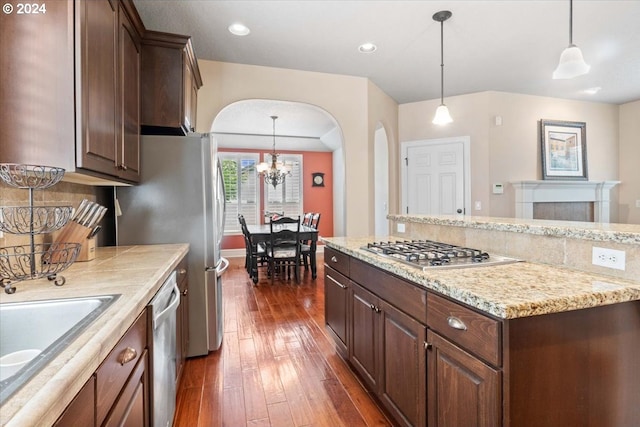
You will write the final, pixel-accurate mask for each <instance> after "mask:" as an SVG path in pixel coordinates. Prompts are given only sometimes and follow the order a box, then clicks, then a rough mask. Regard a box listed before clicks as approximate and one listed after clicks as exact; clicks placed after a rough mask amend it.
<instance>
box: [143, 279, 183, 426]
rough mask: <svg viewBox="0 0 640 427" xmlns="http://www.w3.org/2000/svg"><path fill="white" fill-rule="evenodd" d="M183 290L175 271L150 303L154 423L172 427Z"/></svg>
mask: <svg viewBox="0 0 640 427" xmlns="http://www.w3.org/2000/svg"><path fill="white" fill-rule="evenodd" d="M178 305H180V289H178V282H177V280H176V272H175V271H174V272H173V273H171V276H169V278H168V279H167V280H166V281H165V282H164V284H163V285H162V287H161V288H160V290H159V291H158V293H157V294H156V296H155V297H153V299H152V300H151V302H150V303H149V308H150V311H151V316H152V317H151V319H152V320H151V346H150V349H151V379H152V387H151V405H152V409H151V422H152V425H153V426H154V427H170V426H172V425H173V416H174V413H175V411H176V311H177V309H178Z"/></svg>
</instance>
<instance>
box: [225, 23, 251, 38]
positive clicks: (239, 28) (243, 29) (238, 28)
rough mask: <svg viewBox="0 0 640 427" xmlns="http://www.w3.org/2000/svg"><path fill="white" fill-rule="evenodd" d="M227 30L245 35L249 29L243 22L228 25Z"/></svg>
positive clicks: (238, 34) (237, 34)
mask: <svg viewBox="0 0 640 427" xmlns="http://www.w3.org/2000/svg"><path fill="white" fill-rule="evenodd" d="M229 32H230V33H231V34H234V35H236V36H246V35H247V34H249V33H250V32H251V30H250V29H249V28H248V27H247V26H245V25H243V24H240V23H236V24H231V25H229Z"/></svg>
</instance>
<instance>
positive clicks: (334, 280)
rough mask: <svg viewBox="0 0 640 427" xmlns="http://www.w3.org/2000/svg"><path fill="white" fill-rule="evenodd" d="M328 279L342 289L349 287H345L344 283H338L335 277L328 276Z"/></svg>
mask: <svg viewBox="0 0 640 427" xmlns="http://www.w3.org/2000/svg"><path fill="white" fill-rule="evenodd" d="M327 279H329V280H331V281H332V282H333V283H335V284H336V285H338V286H340V287H341V288H342V289H347V287H346V286H345V285H343V284H342V283H340V282H338V281H337V280H336V279H334V278H333V277H331V276H327Z"/></svg>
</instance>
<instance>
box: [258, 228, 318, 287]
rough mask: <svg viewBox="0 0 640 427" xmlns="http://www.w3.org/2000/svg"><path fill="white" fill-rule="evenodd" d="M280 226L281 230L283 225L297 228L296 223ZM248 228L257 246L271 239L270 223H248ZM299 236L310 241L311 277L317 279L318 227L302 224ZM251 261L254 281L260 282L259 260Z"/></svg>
mask: <svg viewBox="0 0 640 427" xmlns="http://www.w3.org/2000/svg"><path fill="white" fill-rule="evenodd" d="M278 227H279V228H278V229H279V230H280V229H282V227H284V228H288V229H291V230H293V231H295V229H296V225H295V224H281V225H278ZM247 230H248V231H249V236H250V239H251V242H252V243H253V245H255V246H257V245H259V244H260V243H267V242H269V241H271V225H270V224H257V225H256V224H254V225H248V224H247ZM299 236H300V240H303V241H304V240H308V241H309V248H310V252H311V253H310V257H309V258H310V260H309V265H310V267H311V278H312V279H315V278H316V277H317V276H318V272H317V266H316V246H317V243H318V229H316V228H313V227H309V226H307V225H300V233H299ZM251 262H252V264H253V265H252V266H251V270H252V276H253V283H258V265H257V263H258V260H257V258H256V257H253V259H252V260H251Z"/></svg>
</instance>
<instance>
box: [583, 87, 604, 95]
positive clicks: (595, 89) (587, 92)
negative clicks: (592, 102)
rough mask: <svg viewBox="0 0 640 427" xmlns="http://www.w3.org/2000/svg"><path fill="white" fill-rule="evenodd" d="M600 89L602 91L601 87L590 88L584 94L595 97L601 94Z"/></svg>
mask: <svg viewBox="0 0 640 427" xmlns="http://www.w3.org/2000/svg"><path fill="white" fill-rule="evenodd" d="M600 89H602V88H601V87H600V86H597V87H590V88H589V89H585V90H583V91H582V92H583V93H586V94H587V95H595V94H596V93H598V92H600Z"/></svg>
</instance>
